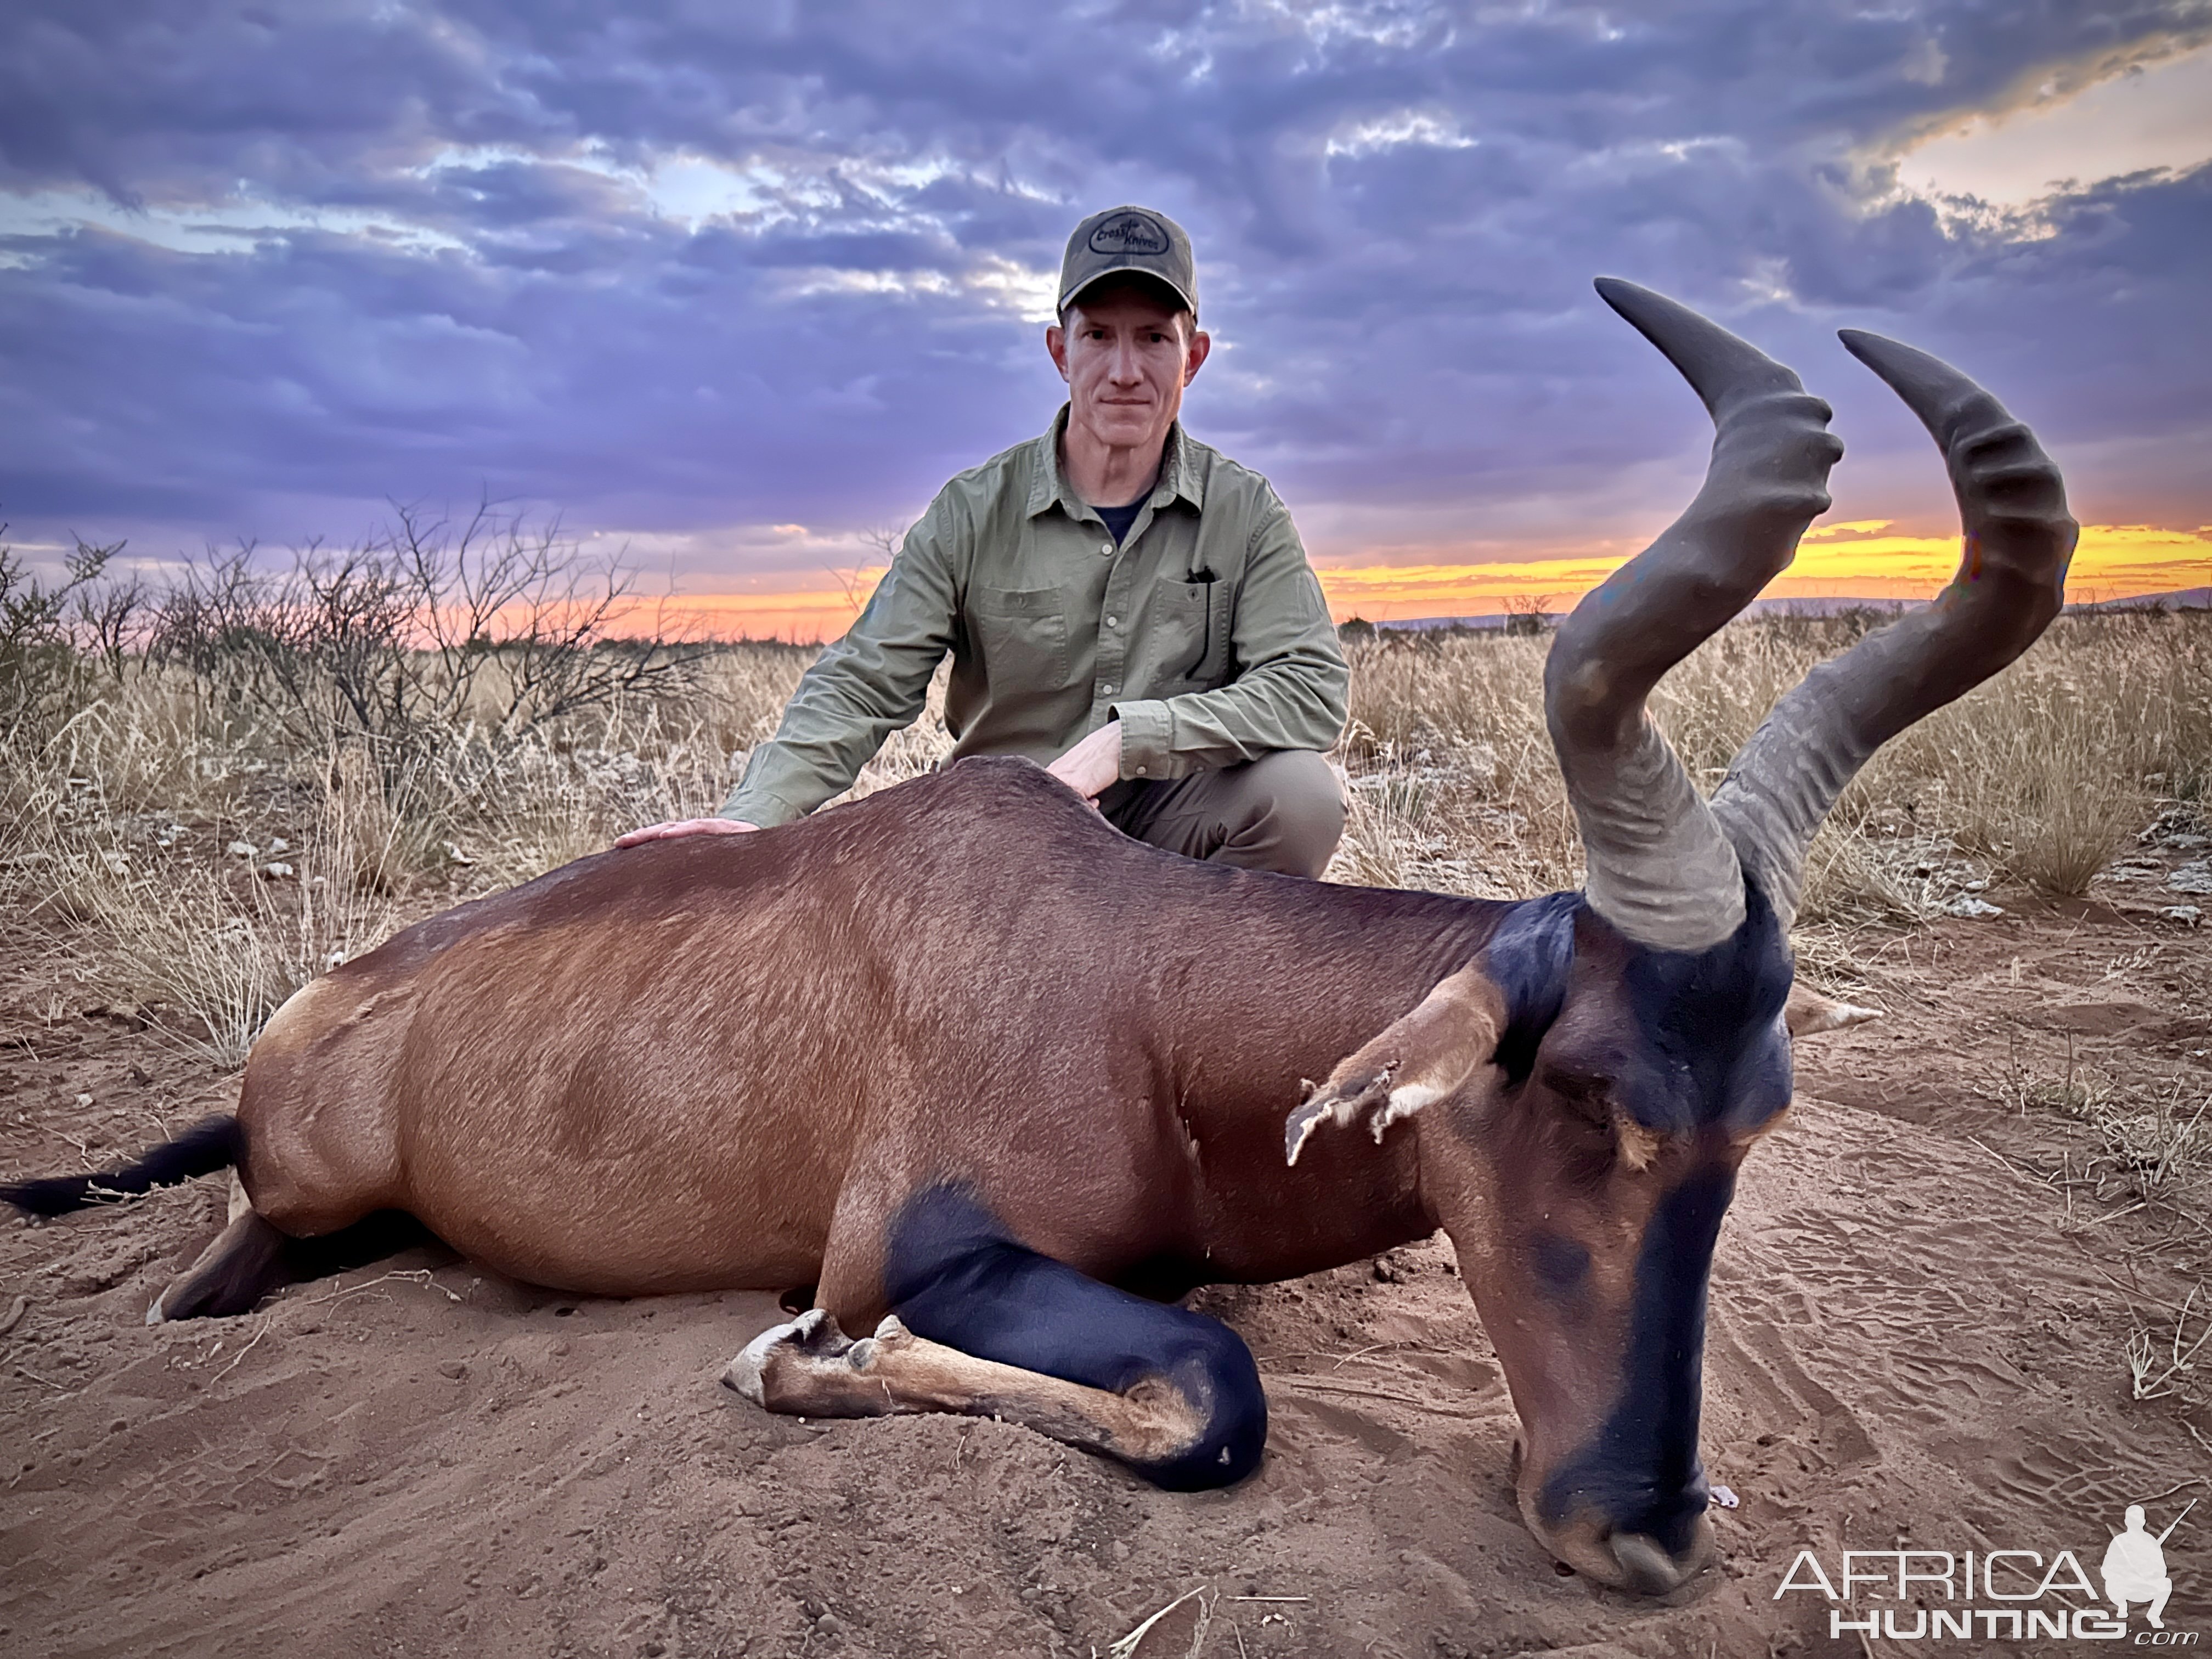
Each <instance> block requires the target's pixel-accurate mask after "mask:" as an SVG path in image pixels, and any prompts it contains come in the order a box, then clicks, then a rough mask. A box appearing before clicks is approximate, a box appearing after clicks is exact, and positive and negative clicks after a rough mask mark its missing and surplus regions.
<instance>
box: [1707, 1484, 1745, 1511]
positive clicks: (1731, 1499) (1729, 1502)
mask: <svg viewBox="0 0 2212 1659" xmlns="http://www.w3.org/2000/svg"><path fill="white" fill-rule="evenodd" d="M1713 1502H1714V1503H1715V1504H1718V1505H1719V1506H1720V1507H1721V1508H1722V1509H1724V1510H1732V1509H1734V1508H1735V1507H1736V1505H1737V1504H1740V1503H1741V1502H1742V1500H1741V1498H1738V1497H1737V1496H1736V1495H1735V1493H1734V1492H1731V1491H1729V1488H1728V1487H1726V1486H1715V1487H1714V1488H1713Z"/></svg>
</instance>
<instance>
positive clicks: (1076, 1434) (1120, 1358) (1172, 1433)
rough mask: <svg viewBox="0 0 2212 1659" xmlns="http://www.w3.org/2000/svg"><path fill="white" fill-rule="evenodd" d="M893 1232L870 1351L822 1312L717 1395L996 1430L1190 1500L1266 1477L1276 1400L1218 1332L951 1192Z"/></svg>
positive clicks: (922, 1205)
mask: <svg viewBox="0 0 2212 1659" xmlns="http://www.w3.org/2000/svg"><path fill="white" fill-rule="evenodd" d="M886 1232H887V1235H888V1241H889V1246H890V1248H889V1249H888V1251H887V1256H888V1261H887V1263H886V1266H885V1267H884V1273H883V1286H884V1299H885V1300H887V1301H888V1302H889V1303H890V1306H891V1308H892V1310H893V1315H894V1316H893V1317H891V1318H890V1319H887V1320H885V1321H884V1322H883V1324H882V1325H880V1326H878V1328H877V1331H876V1334H874V1335H873V1336H872V1337H867V1338H864V1339H862V1340H860V1341H857V1342H854V1341H850V1340H848V1339H847V1338H846V1337H845V1335H844V1334H843V1333H842V1331H840V1330H839V1329H838V1328H837V1325H836V1321H835V1320H834V1319H833V1318H832V1317H831V1316H830V1314H829V1311H828V1310H827V1309H826V1308H816V1309H814V1310H811V1311H810V1312H808V1313H807V1314H805V1315H804V1316H801V1317H800V1318H799V1319H798V1320H796V1321H794V1322H792V1323H791V1324H788V1325H780V1326H777V1327H776V1328H774V1329H773V1330H769V1331H766V1332H763V1334H761V1335H760V1336H758V1337H757V1338H756V1339H754V1340H753V1341H752V1342H751V1343H750V1344H749V1345H748V1346H746V1348H745V1350H744V1352H743V1353H741V1354H739V1355H738V1358H736V1359H734V1360H732V1362H731V1364H730V1368H729V1370H728V1371H727V1372H726V1373H725V1375H724V1376H723V1379H722V1380H723V1381H724V1382H725V1383H727V1384H728V1385H729V1386H730V1387H732V1388H733V1389H737V1390H738V1392H739V1393H741V1394H743V1395H746V1396H747V1397H748V1398H749V1399H751V1400H754V1401H757V1402H759V1403H760V1404H761V1405H763V1406H765V1407H768V1408H769V1409H770V1410H771V1411H781V1412H789V1413H796V1414H801V1415H805V1416H810V1417H877V1416H884V1415H886V1414H889V1413H900V1412H920V1411H933V1412H957V1413H963V1414H966V1415H969V1416H991V1417H999V1418H1003V1419H1006V1420H1008V1421H1010V1422H1016V1423H1023V1424H1026V1425H1029V1426H1030V1427H1031V1428H1034V1429H1036V1430H1037V1431H1039V1432H1040V1433H1042V1434H1046V1435H1049V1436H1051V1437H1053V1438H1054V1439H1055V1440H1063V1441H1066V1442H1067V1443H1070V1444H1071V1445H1076V1446H1080V1447H1083V1448H1085V1449H1087V1450H1091V1451H1097V1452H1102V1453H1103V1454H1105V1455H1108V1456H1109V1457H1113V1458H1115V1459H1116V1460H1118V1461H1120V1462H1124V1463H1127V1464H1129V1465H1131V1466H1132V1467H1133V1468H1137V1469H1138V1470H1139V1471H1140V1472H1142V1473H1143V1474H1144V1475H1145V1477H1146V1479H1147V1480H1152V1482H1154V1483H1155V1484H1157V1485H1159V1486H1168V1487H1170V1488H1175V1489H1180V1490H1191V1489H1195V1488H1200V1487H1206V1486H1226V1485H1228V1484H1229V1483H1230V1482H1231V1481H1233V1480H1240V1479H1242V1478H1243V1476H1244V1475H1246V1474H1249V1473H1250V1472H1251V1470H1252V1469H1253V1468H1255V1466H1256V1465H1257V1464H1258V1462H1259V1461H1260V1453H1261V1449H1262V1448H1263V1447H1264V1446H1265V1445H1266V1443H1267V1396H1266V1395H1265V1394H1263V1393H1262V1392H1261V1387H1260V1373H1259V1368H1258V1367H1257V1366H1255V1364H1253V1363H1252V1354H1251V1351H1250V1350H1249V1348H1247V1347H1246V1346H1244V1343H1243V1339H1242V1338H1240V1337H1239V1336H1237V1334H1236V1333H1235V1332H1234V1331H1232V1330H1231V1329H1230V1328H1228V1327H1227V1326H1226V1325H1224V1324H1222V1323H1221V1322H1220V1321H1218V1320H1216V1319H1209V1318H1207V1317H1206V1316H1205V1315H1203V1314H1197V1313H1192V1312H1190V1311H1189V1310H1186V1309H1182V1308H1177V1307H1171V1306H1166V1305H1163V1304H1159V1303H1157V1302H1149V1301H1146V1299H1145V1298H1144V1297H1139V1296H1133V1295H1131V1294H1129V1293H1128V1292H1127V1291H1119V1290H1116V1289H1115V1288H1114V1287H1113V1286H1111V1285H1103V1284H1101V1283H1099V1282H1098V1281H1097V1279H1091V1278H1090V1277H1088V1276H1087V1275H1085V1274H1083V1273H1078V1272H1077V1271H1076V1270H1075V1269H1074V1268H1073V1267H1068V1266H1067V1265H1066V1263H1064V1262H1060V1261H1054V1260H1053V1259H1052V1258H1050V1257H1048V1256H1045V1255H1039V1254H1038V1253H1037V1252H1036V1251H1035V1250H1032V1249H1029V1248H1028V1247H1027V1246H1025V1245H1024V1244H1021V1243H1018V1242H1017V1241H1016V1240H1014V1239H1013V1238H1012V1237H1009V1236H1008V1235H1007V1233H1006V1230H1005V1229H1004V1228H1003V1227H1002V1226H1000V1225H999V1223H998V1222H997V1221H996V1219H995V1218H994V1217H993V1216H992V1215H991V1214H990V1212H988V1211H987V1210H985V1209H984V1208H983V1207H982V1206H981V1205H980V1204H978V1203H976V1202H975V1200H974V1199H972V1198H971V1197H969V1195H968V1194H965V1193H964V1192H963V1191H962V1190H961V1189H959V1188H953V1187H937V1188H930V1189H927V1190H926V1191H924V1192H922V1193H921V1194H917V1195H916V1196H915V1197H914V1198H912V1199H910V1200H908V1201H907V1202H906V1203H905V1204H904V1205H903V1206H901V1209H900V1212H899V1214H898V1216H897V1218H896V1219H895V1220H894V1221H893V1222H892V1223H891V1224H890V1226H889V1227H888V1228H887V1229H886ZM824 1277H825V1281H828V1280H829V1279H832V1278H833V1277H834V1275H832V1274H825V1275H824ZM825 1300H834V1295H825Z"/></svg>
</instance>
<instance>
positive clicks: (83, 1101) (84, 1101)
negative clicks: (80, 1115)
mask: <svg viewBox="0 0 2212 1659" xmlns="http://www.w3.org/2000/svg"><path fill="white" fill-rule="evenodd" d="M76 1103H77V1104H78V1105H80V1106H89V1105H91V1104H92V1097H91V1096H90V1095H79V1096H78V1097H76Z"/></svg>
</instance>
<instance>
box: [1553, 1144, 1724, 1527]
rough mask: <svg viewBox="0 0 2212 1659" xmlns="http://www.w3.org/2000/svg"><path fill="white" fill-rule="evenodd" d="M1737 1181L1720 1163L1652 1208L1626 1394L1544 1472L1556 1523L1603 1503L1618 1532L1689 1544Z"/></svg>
mask: <svg viewBox="0 0 2212 1659" xmlns="http://www.w3.org/2000/svg"><path fill="white" fill-rule="evenodd" d="M1734 1194H1735V1171H1734V1170H1731V1169H1729V1168H1728V1167H1727V1166H1726V1165H1724V1164H1714V1165H1711V1166H1710V1167H1708V1168H1706V1169H1705V1170H1700V1171H1699V1172H1698V1173H1697V1174H1696V1175H1693V1176H1691V1177H1690V1178H1689V1179H1688V1180H1687V1181H1685V1182H1683V1183H1682V1184H1681V1185H1680V1186H1679V1187H1676V1188H1674V1189H1673V1190H1672V1191H1670V1192H1669V1193H1668V1194H1667V1195H1666V1196H1665V1197H1664V1198H1662V1199H1661V1200H1659V1204H1658V1206H1657V1208H1656V1209H1655V1210H1654V1211H1653V1212H1652V1215H1651V1220H1650V1225H1649V1226H1647V1227H1646V1228H1645V1230H1644V1243H1643V1248H1642V1249H1640V1250H1639V1251H1638V1253H1637V1258H1636V1291H1635V1298H1636V1299H1635V1303H1634V1304H1633V1307H1632V1310H1631V1313H1630V1316H1629V1331H1628V1347H1627V1352H1626V1354H1625V1355H1624V1356H1623V1358H1622V1360H1621V1375H1620V1396H1619V1399H1618V1400H1617V1401H1616V1402H1615V1403H1614V1406H1613V1413H1612V1414H1611V1415H1610V1416H1609V1417H1608V1418H1607V1419H1606V1422H1605V1425H1604V1426H1603V1427H1602V1428H1601V1429H1600V1430H1599V1431H1598V1432H1597V1434H1596V1435H1595V1437H1594V1438H1593V1439H1592V1440H1591V1441H1590V1443H1589V1445H1588V1446H1586V1447H1584V1448H1583V1450H1582V1451H1581V1452H1579V1453H1577V1455H1575V1456H1573V1457H1571V1458H1570V1459H1568V1460H1567V1461H1566V1462H1565V1463H1563V1464H1561V1465H1560V1466H1559V1468H1558V1469H1557V1470H1555V1471H1554V1472H1553V1475H1552V1478H1551V1479H1550V1480H1548V1481H1547V1482H1546V1483H1545V1486H1544V1491H1543V1493H1542V1495H1541V1498H1539V1500H1538V1508H1539V1510H1540V1511H1541V1514H1542V1515H1543V1516H1544V1518H1545V1519H1546V1521H1547V1522H1550V1523H1551V1524H1553V1525H1558V1524H1559V1523H1561V1522H1565V1520H1567V1519H1568V1517H1570V1516H1572V1515H1573V1514H1575V1513H1576V1512H1577V1510H1584V1509H1595V1510H1597V1512H1598V1513H1599V1514H1601V1515H1602V1516H1606V1517H1607V1519H1608V1520H1609V1521H1610V1522H1612V1524H1613V1529H1614V1530H1615V1531H1617V1532H1630V1533H1642V1534H1644V1535H1646V1536H1647V1537H1650V1539H1652V1540H1653V1541H1655V1542H1656V1543H1657V1544H1658V1546H1659V1547H1661V1548H1662V1549H1664V1550H1667V1551H1668V1552H1669V1553H1680V1552H1681V1551H1682V1550H1684V1549H1686V1547H1688V1545H1689V1541H1690V1536H1691V1533H1692V1529H1693V1528H1695V1526H1696V1524H1697V1518H1698V1516H1700V1515H1702V1514H1704V1513H1705V1501H1706V1486H1705V1471H1704V1470H1703V1469H1702V1468H1700V1467H1699V1462H1698V1421H1699V1410H1700V1407H1701V1406H1702V1404H1703V1398H1704V1382H1705V1284H1706V1280H1707V1279H1708V1277H1709V1276H1710V1274H1711V1268H1712V1259H1713V1243H1714V1240H1715V1239H1717V1237H1719V1235H1720V1227H1721V1218H1722V1217H1723V1215H1725V1214H1726V1213H1727V1212H1728V1206H1729V1199H1730V1198H1731V1197H1732V1196H1734Z"/></svg>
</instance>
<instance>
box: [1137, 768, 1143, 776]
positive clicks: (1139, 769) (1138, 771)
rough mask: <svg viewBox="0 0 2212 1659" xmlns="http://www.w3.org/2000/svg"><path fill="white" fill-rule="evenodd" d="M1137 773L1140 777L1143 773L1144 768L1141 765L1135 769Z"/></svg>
mask: <svg viewBox="0 0 2212 1659" xmlns="http://www.w3.org/2000/svg"><path fill="white" fill-rule="evenodd" d="M1137 775H1138V776H1139V777H1140V778H1141V777H1142V776H1144V775H1145V769H1144V768H1143V767H1141V766H1140V767H1139V768H1138V769H1137Z"/></svg>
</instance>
